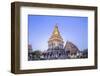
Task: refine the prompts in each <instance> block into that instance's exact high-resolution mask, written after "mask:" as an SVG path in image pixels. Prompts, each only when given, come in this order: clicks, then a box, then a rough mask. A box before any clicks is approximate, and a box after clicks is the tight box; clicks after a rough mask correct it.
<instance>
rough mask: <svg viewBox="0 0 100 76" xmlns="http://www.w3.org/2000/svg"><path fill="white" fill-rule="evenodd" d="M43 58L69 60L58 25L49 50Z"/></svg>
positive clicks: (49, 41) (49, 44)
mask: <svg viewBox="0 0 100 76" xmlns="http://www.w3.org/2000/svg"><path fill="white" fill-rule="evenodd" d="M43 56H44V58H46V59H64V58H67V51H65V50H64V41H63V38H62V37H61V35H60V32H59V30H58V26H57V24H56V25H55V27H54V30H53V32H52V35H51V37H50V38H49V40H48V49H47V51H46V52H44V53H43Z"/></svg>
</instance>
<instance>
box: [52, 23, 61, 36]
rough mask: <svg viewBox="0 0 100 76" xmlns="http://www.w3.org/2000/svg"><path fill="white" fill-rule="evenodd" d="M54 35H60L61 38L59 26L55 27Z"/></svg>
mask: <svg viewBox="0 0 100 76" xmlns="http://www.w3.org/2000/svg"><path fill="white" fill-rule="evenodd" d="M53 35H58V36H60V33H59V30H58V26H57V24H56V25H55V28H54V31H53Z"/></svg>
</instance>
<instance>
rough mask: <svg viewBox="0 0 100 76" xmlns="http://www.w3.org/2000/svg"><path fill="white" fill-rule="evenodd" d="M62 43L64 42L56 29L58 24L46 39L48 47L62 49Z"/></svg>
mask: <svg viewBox="0 0 100 76" xmlns="http://www.w3.org/2000/svg"><path fill="white" fill-rule="evenodd" d="M63 44H64V41H63V39H62V37H61V35H60V32H59V30H58V26H57V25H56V26H55V28H54V31H53V33H52V35H51V37H50V38H49V41H48V49H49V50H50V49H57V48H59V49H63Z"/></svg>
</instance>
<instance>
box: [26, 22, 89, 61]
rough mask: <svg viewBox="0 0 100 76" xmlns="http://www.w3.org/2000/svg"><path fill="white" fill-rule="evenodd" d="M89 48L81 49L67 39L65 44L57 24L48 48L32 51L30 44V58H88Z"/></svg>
mask: <svg viewBox="0 0 100 76" xmlns="http://www.w3.org/2000/svg"><path fill="white" fill-rule="evenodd" d="M87 57H88V49H86V50H85V51H83V52H82V51H80V50H79V49H78V48H77V46H76V45H75V44H73V43H72V42H70V41H66V44H65V45H64V41H63V38H62V36H61V34H60V31H59V29H58V26H57V24H56V25H55V26H54V29H53V32H52V34H51V36H50V38H49V39H48V49H47V50H45V51H39V50H38V51H32V46H31V45H28V60H51V59H73V58H87Z"/></svg>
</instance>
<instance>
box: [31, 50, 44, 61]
mask: <svg viewBox="0 0 100 76" xmlns="http://www.w3.org/2000/svg"><path fill="white" fill-rule="evenodd" d="M41 55H42V53H41V51H40V50H35V51H34V52H33V53H32V56H33V60H40V59H41Z"/></svg>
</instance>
